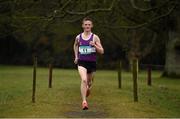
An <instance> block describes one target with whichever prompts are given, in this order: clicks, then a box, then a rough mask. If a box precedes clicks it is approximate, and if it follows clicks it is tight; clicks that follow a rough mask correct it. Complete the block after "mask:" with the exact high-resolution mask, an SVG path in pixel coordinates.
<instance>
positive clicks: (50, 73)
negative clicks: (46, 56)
mask: <svg viewBox="0 0 180 119" xmlns="http://www.w3.org/2000/svg"><path fill="white" fill-rule="evenodd" d="M52 70H53V68H52V64H51V63H50V64H49V88H52Z"/></svg>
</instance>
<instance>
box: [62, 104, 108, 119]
mask: <svg viewBox="0 0 180 119" xmlns="http://www.w3.org/2000/svg"><path fill="white" fill-rule="evenodd" d="M69 106H72V108H71V111H68V112H66V113H65V116H66V117H68V118H105V117H107V113H106V112H105V108H103V106H102V105H97V104H93V103H90V104H89V109H88V110H82V109H81V108H80V105H79V104H74V105H72V104H70V105H69Z"/></svg>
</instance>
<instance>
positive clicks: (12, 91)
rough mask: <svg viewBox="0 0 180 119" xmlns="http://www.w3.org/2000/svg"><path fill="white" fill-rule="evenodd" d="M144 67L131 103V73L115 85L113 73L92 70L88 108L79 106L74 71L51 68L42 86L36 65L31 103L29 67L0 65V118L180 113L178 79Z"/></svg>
mask: <svg viewBox="0 0 180 119" xmlns="http://www.w3.org/2000/svg"><path fill="white" fill-rule="evenodd" d="M160 75H161V72H157V71H154V72H152V78H153V82H152V86H151V87H150V86H147V85H146V72H144V71H141V72H140V74H139V80H138V92H139V94H138V95H139V102H133V93H132V85H133V84H132V77H131V74H130V73H128V72H123V74H122V77H123V81H122V89H118V82H117V72H115V71H97V73H96V77H95V82H94V84H93V89H92V93H91V95H90V97H89V98H88V101H89V108H90V109H89V110H88V111H82V110H81V97H80V79H79V75H78V72H77V71H76V70H62V69H54V70H53V88H52V89H49V88H48V69H47V68H38V69H37V92H36V103H34V104H33V103H32V102H31V95H32V67H22V66H21V67H17V66H0V117H77V118H78V117H180V86H179V84H180V80H179V79H176V80H175V79H168V78H161V77H160Z"/></svg>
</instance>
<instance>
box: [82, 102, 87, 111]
mask: <svg viewBox="0 0 180 119" xmlns="http://www.w3.org/2000/svg"><path fill="white" fill-rule="evenodd" d="M82 109H83V110H88V103H87V101H83V102H82Z"/></svg>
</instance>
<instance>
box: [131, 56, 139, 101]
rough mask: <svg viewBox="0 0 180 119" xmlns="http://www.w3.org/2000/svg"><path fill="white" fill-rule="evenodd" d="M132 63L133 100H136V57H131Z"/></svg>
mask: <svg viewBox="0 0 180 119" xmlns="http://www.w3.org/2000/svg"><path fill="white" fill-rule="evenodd" d="M132 65H133V66H132V74H133V94H134V102H138V85H137V80H138V59H133V62H132Z"/></svg>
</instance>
